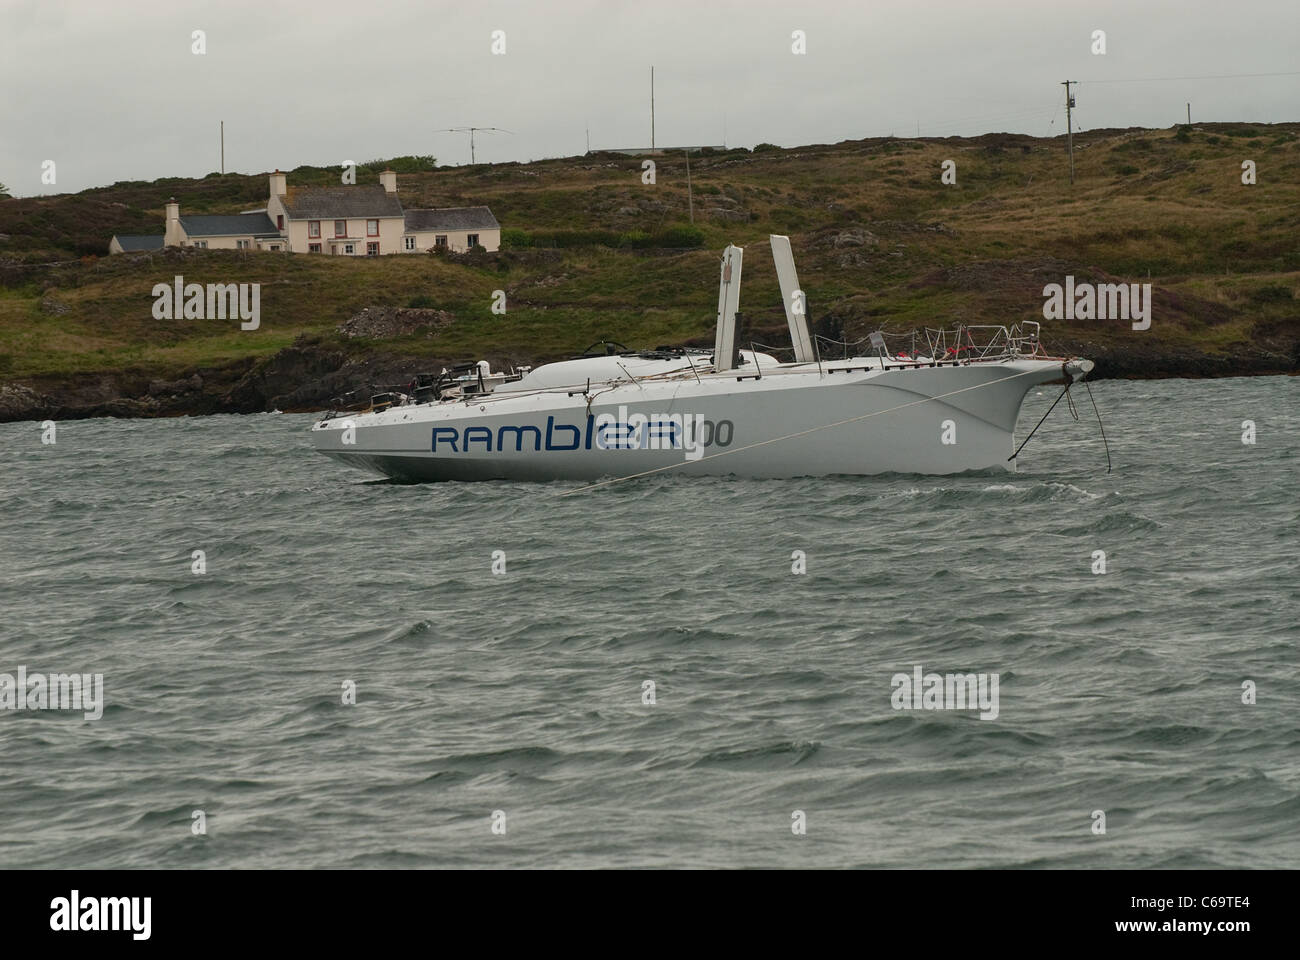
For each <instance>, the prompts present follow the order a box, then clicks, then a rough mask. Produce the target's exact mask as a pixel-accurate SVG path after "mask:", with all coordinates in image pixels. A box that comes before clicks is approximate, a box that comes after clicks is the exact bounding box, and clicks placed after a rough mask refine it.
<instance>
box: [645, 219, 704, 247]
mask: <svg viewBox="0 0 1300 960" xmlns="http://www.w3.org/2000/svg"><path fill="white" fill-rule="evenodd" d="M658 240H659V243H658V244H656V246H660V247H702V246H704V231H703V230H701V229H700V228H699V227H693V226H688V225H685V224H683V225H681V226H676V227H669V228H668V229H667V230H665V231H663V232H662V233H660V234H659V236H658Z"/></svg>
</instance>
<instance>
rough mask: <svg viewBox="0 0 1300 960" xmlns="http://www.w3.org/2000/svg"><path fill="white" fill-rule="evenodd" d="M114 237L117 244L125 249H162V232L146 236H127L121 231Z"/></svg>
mask: <svg viewBox="0 0 1300 960" xmlns="http://www.w3.org/2000/svg"><path fill="white" fill-rule="evenodd" d="M114 239H116V240H117V245H118V246H119V247H121V248H122V249H123V250H124V251H134V250H161V249H162V245H163V235H162V234H161V233H160V234H157V235H156V236H146V235H145V234H134V235H131V236H126V235H123V234H120V233H119V234H116V235H115V236H114Z"/></svg>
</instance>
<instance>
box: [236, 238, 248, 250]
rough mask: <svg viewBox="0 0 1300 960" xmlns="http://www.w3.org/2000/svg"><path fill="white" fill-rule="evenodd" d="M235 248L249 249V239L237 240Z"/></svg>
mask: <svg viewBox="0 0 1300 960" xmlns="http://www.w3.org/2000/svg"><path fill="white" fill-rule="evenodd" d="M235 249H237V250H247V249H248V241H247V240H236V241H235Z"/></svg>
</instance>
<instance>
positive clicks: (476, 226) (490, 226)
mask: <svg viewBox="0 0 1300 960" xmlns="http://www.w3.org/2000/svg"><path fill="white" fill-rule="evenodd" d="M500 228H501V224H499V223H497V218H496V217H494V216H492V211H491V210H489V209H488V208H487V207H442V208H441V209H437V210H407V211H406V229H407V230H408V231H414V230H499V229H500Z"/></svg>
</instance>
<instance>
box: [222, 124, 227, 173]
mask: <svg viewBox="0 0 1300 960" xmlns="http://www.w3.org/2000/svg"><path fill="white" fill-rule="evenodd" d="M221 172H222V174H223V175H224V174H225V172H226V121H224V120H222V121H221Z"/></svg>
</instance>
